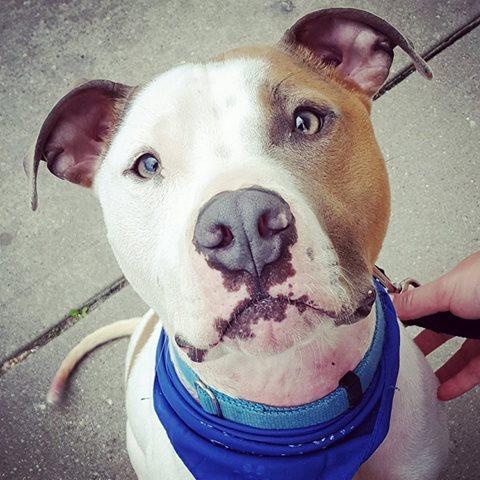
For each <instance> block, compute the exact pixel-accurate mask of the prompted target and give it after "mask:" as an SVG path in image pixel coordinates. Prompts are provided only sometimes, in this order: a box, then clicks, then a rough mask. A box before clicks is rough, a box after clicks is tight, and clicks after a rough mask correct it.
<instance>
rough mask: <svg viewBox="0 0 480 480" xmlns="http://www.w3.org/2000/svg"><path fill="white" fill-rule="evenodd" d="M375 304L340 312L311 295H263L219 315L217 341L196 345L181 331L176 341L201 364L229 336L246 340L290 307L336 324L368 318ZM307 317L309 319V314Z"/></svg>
mask: <svg viewBox="0 0 480 480" xmlns="http://www.w3.org/2000/svg"><path fill="white" fill-rule="evenodd" d="M372 305H373V302H372ZM372 305H370V306H369V307H365V305H362V306H360V307H357V308H356V309H355V310H353V311H347V310H342V311H340V313H339V312H335V311H333V310H326V309H324V308H321V307H320V306H318V305H316V304H315V303H314V302H313V301H312V300H311V299H310V298H309V297H308V295H302V296H301V297H299V298H292V295H290V296H287V295H278V296H275V297H272V296H270V295H263V296H259V297H256V298H246V299H244V300H242V301H241V302H240V303H239V305H237V307H236V308H235V309H234V310H233V311H232V313H231V315H230V316H229V318H226V319H223V318H219V319H217V320H216V321H215V330H216V331H217V332H218V340H217V341H215V342H214V343H212V344H210V345H208V347H206V348H201V347H196V346H194V345H192V344H191V343H190V342H188V341H187V340H186V339H185V338H184V337H183V336H182V335H179V334H177V335H175V343H176V344H177V346H178V347H179V348H180V349H181V350H183V351H184V352H185V353H186V354H187V356H188V357H189V358H190V360H192V361H193V362H197V363H200V362H203V361H204V360H205V357H206V355H207V353H208V352H209V351H210V350H211V349H212V348H214V347H216V346H217V345H218V344H219V343H221V342H222V341H224V340H225V339H227V338H229V339H237V340H243V341H247V340H249V339H252V338H254V337H255V333H254V331H253V330H254V325H256V324H258V323H259V322H260V321H271V322H282V321H283V320H285V319H286V318H287V309H288V308H289V307H293V308H295V309H296V310H297V311H298V313H299V314H300V315H302V314H304V313H305V312H306V311H310V312H312V313H313V314H315V315H316V316H317V317H321V318H326V319H329V320H332V321H333V322H334V323H335V324H350V323H355V322H357V321H359V320H361V319H362V318H365V317H366V316H367V315H368V314H369V313H370V310H371V306H372ZM305 318H306V321H307V322H308V321H309V320H308V319H307V317H305Z"/></svg>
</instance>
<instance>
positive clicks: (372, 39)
mask: <svg viewBox="0 0 480 480" xmlns="http://www.w3.org/2000/svg"><path fill="white" fill-rule="evenodd" d="M282 44H283V45H284V46H286V47H287V48H288V49H289V50H291V51H294V52H295V49H296V47H298V46H299V45H301V46H303V47H305V48H306V49H308V50H309V51H310V52H311V53H312V54H313V55H314V57H315V58H316V59H317V60H319V61H321V62H322V63H323V64H328V65H332V66H334V67H335V68H336V70H337V72H339V73H340V74H341V75H342V76H343V77H344V78H346V79H349V80H351V81H353V82H355V83H356V84H357V85H358V86H359V87H360V88H361V89H362V90H363V91H364V92H365V93H366V94H367V95H369V96H370V97H371V96H373V95H374V94H375V93H376V92H377V91H378V90H379V88H380V87H381V86H382V84H383V83H384V82H385V80H386V78H387V76H388V73H389V70H390V66H391V64H392V61H393V49H394V48H395V47H396V46H399V47H400V48H402V49H403V50H404V51H405V52H406V53H407V54H408V55H409V56H410V58H411V59H412V61H413V64H414V65H415V68H416V69H417V70H418V71H419V72H420V73H421V74H422V75H423V76H424V77H426V78H428V79H430V78H432V77H433V74H432V71H431V70H430V67H429V66H428V65H427V63H426V62H425V61H424V60H423V59H422V57H420V55H419V54H418V53H417V52H416V51H415V49H414V48H413V45H412V43H411V42H410V40H408V39H407V38H406V37H405V36H404V35H402V34H401V33H400V32H399V31H398V30H397V29H396V28H395V27H393V26H392V25H390V24H389V23H388V22H386V21H385V20H383V19H381V18H380V17H377V16H376V15H373V14H372V13H369V12H365V11H363V10H357V9H353V8H330V9H326V10H319V11H317V12H313V13H310V14H309V15H306V16H305V17H303V18H301V19H300V20H298V22H297V23H295V25H293V27H292V28H290V29H289V30H287V32H286V33H285V35H284V36H283V39H282Z"/></svg>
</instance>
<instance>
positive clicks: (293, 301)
mask: <svg viewBox="0 0 480 480" xmlns="http://www.w3.org/2000/svg"><path fill="white" fill-rule="evenodd" d="M302 298H303V297H298V298H291V297H288V296H286V295H277V296H275V297H272V296H271V295H268V294H267V295H258V296H256V297H253V298H251V299H250V301H249V302H247V303H246V304H244V305H242V306H241V307H237V308H236V309H234V310H233V312H232V313H231V315H230V317H229V319H228V321H227V322H225V326H224V328H223V329H222V330H220V332H219V333H220V338H219V340H218V342H216V343H215V345H217V343H219V342H220V341H222V339H223V337H224V336H225V335H226V334H227V333H228V331H229V330H230V328H231V327H232V326H233V325H234V324H235V322H236V321H237V320H238V319H239V318H241V317H242V315H243V314H244V313H245V312H246V311H248V310H249V309H251V308H253V307H255V306H257V305H260V304H261V303H264V304H265V303H277V302H279V303H283V304H287V305H292V306H296V307H297V308H309V309H311V310H314V311H316V312H317V313H319V314H321V315H322V316H324V317H328V318H331V319H333V320H336V319H337V318H338V317H337V314H336V313H335V312H333V311H329V310H325V309H322V308H320V307H318V306H317V305H313V304H312V303H309V302H306V301H305V300H303V299H302Z"/></svg>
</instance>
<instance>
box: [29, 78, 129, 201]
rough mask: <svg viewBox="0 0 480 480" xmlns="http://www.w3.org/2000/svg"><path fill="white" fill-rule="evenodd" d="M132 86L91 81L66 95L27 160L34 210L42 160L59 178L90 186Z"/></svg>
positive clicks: (49, 118)
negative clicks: (38, 174)
mask: <svg viewBox="0 0 480 480" xmlns="http://www.w3.org/2000/svg"><path fill="white" fill-rule="evenodd" d="M132 89H133V88H132V87H129V86H127V85H123V84H120V83H114V82H110V81H108V80H92V81H90V82H87V83H84V84H82V85H80V86H78V87H76V88H74V89H73V90H71V91H70V92H69V93H67V95H65V96H64V97H63V98H62V99H61V100H60V101H59V102H58V103H57V104H56V105H55V106H54V107H53V109H52V111H51V112H50V113H49V115H48V117H47V118H46V120H45V121H44V122H43V125H42V128H41V129H40V133H39V134H38V138H37V141H36V143H35V146H34V148H33V149H32V151H31V152H30V153H29V155H28V156H27V157H26V158H25V161H24V167H25V171H26V172H27V174H28V175H29V177H30V181H31V187H32V199H31V204H32V209H33V210H35V209H36V208H37V205H38V200H37V173H38V167H39V164H40V160H44V161H45V162H47V167H48V169H49V170H50V171H51V172H52V173H53V174H54V175H56V176H57V177H59V178H61V179H65V180H68V181H70V182H73V183H77V184H79V185H83V186H84V187H90V186H91V184H92V181H93V177H94V175H95V172H96V170H97V168H98V166H99V162H100V159H101V154H102V153H103V152H104V150H105V147H106V145H107V143H108V141H109V139H110V137H111V135H112V133H113V131H114V130H115V127H116V126H117V125H118V122H119V120H120V118H121V116H122V112H123V110H124V107H125V104H126V101H127V99H128V97H129V95H130V94H131V91H132Z"/></svg>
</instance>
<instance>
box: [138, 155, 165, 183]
mask: <svg viewBox="0 0 480 480" xmlns="http://www.w3.org/2000/svg"><path fill="white" fill-rule="evenodd" d="M134 171H135V172H136V173H137V174H138V175H139V176H140V177H142V178H152V177H154V176H155V175H156V174H157V173H158V172H160V162H159V161H158V160H157V159H156V158H155V157H154V155H153V154H151V153H144V154H143V155H141V156H140V157H139V158H138V159H137V161H136V162H135V166H134Z"/></svg>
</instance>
